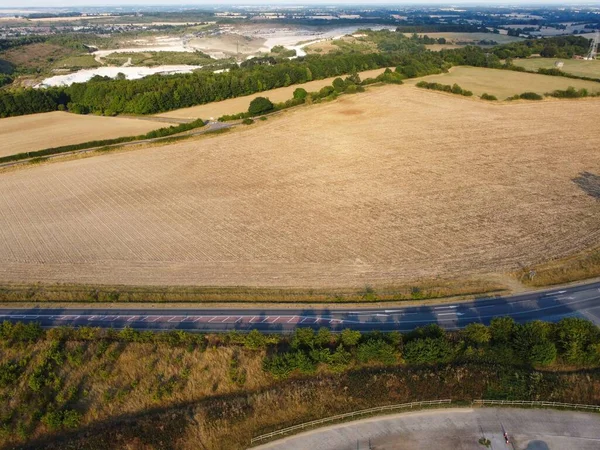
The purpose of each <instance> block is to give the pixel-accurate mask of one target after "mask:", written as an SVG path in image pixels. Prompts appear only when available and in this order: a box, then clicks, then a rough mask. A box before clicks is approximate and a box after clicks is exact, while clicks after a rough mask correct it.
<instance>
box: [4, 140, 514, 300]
mask: <svg viewBox="0 0 600 450" xmlns="http://www.w3.org/2000/svg"><path fill="white" fill-rule="evenodd" d="M220 131H222V130H217V132H220ZM504 289H505V288H504V286H502V285H501V284H500V283H497V282H492V281H488V280H474V279H455V280H431V281H415V282H414V283H412V284H409V285H397V286H384V287H377V288H374V287H372V286H365V287H364V288H359V289H285V288H282V289H275V288H271V289H270V288H244V287H184V286H181V287H150V286H147V287H143V286H140V287H132V286H114V287H111V286H79V285H65V284H47V285H44V284H36V285H24V286H19V285H10V284H9V285H0V299H2V301H4V302H57V303H61V302H67V303H69V302H79V303H81V302H83V303H115V302H118V303H140V302H141V303H171V302H172V303H183V302H211V303H216V302H219V303H225V302H229V303H237V302H241V303H248V302H255V303H259V302H268V303H311V302H315V303H362V302H369V303H373V302H382V301H387V302H393V301H410V300H427V299H440V298H445V297H453V296H471V295H486V294H492V293H498V292H502V291H503V290H504Z"/></svg>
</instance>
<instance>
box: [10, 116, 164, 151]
mask: <svg viewBox="0 0 600 450" xmlns="http://www.w3.org/2000/svg"><path fill="white" fill-rule="evenodd" d="M164 126H168V125H165V124H164V123H161V122H158V121H153V120H138V119H128V118H121V117H100V116H92V115H89V116H82V115H77V114H69V113H65V112H58V111H57V112H50V113H43V114H32V115H29V116H19V117H9V118H6V119H0V142H1V143H2V145H0V156H8V155H15V154H17V153H24V152H32V151H35V150H43V149H45V148H50V147H60V146H62V145H71V144H79V143H82V142H88V141H95V140H101V139H111V138H118V137H122V136H136V135H138V134H145V133H147V132H149V131H151V130H155V129H157V128H161V127H164Z"/></svg>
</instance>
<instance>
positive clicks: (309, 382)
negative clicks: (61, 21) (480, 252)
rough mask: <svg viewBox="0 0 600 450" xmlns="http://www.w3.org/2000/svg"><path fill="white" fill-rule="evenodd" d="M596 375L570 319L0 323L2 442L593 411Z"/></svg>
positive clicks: (597, 351) (204, 437)
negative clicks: (396, 409) (443, 409)
mask: <svg viewBox="0 0 600 450" xmlns="http://www.w3.org/2000/svg"><path fill="white" fill-rule="evenodd" d="M599 364H600V330H599V329H598V328H597V327H595V326H593V325H592V324H591V323H589V322H587V321H584V320H581V319H574V318H572V319H565V320H563V321H561V322H560V323H558V324H550V323H545V322H531V323H528V324H525V325H518V324H516V323H514V322H513V321H512V320H511V319H507V318H497V319H494V321H493V322H492V324H491V325H490V326H489V327H486V326H483V325H480V324H474V325H469V326H467V327H466V328H465V329H464V330H462V331H460V332H445V331H443V330H442V329H440V328H439V327H437V326H435V325H431V326H427V327H424V328H421V329H417V330H415V331H414V332H411V333H408V334H400V333H387V334H381V333H360V332H356V331H352V330H344V331H342V332H341V333H338V334H332V333H331V332H329V331H328V330H326V329H319V330H313V329H311V328H300V329H298V330H296V332H295V333H294V334H292V335H287V336H281V335H272V334H262V333H259V332H257V331H252V332H250V333H248V334H241V333H237V332H232V333H228V334H219V335H202V334H191V333H186V332H183V331H171V332H165V333H154V332H149V331H144V332H139V331H135V330H132V329H124V330H120V331H119V330H111V329H96V328H88V327H83V328H78V329H73V328H56V329H50V330H42V329H41V328H39V327H38V326H37V325H34V324H33V325H24V324H20V323H17V324H12V323H9V322H3V323H2V324H1V326H0V396H1V397H2V398H3V399H4V401H3V402H2V403H1V404H0V420H1V423H0V430H1V433H0V440H1V441H0V442H2V443H3V445H5V446H9V447H12V446H16V445H19V446H22V445H23V444H24V443H26V448H63V449H64V448H81V445H82V443H83V442H84V441H83V439H85V440H86V441H85V442H86V444H85V446H86V447H88V448H95V449H104V448H106V449H108V448H126V447H128V446H134V447H140V446H158V447H160V448H198V447H200V448H211V449H228V450H231V449H241V448H246V446H247V445H248V443H249V440H250V438H251V437H252V436H253V435H257V434H261V433H263V432H268V431H271V430H274V429H278V428H280V427H285V426H289V425H293V424H296V423H300V422H304V421H306V420H311V419H315V418H319V417H324V416H328V415H332V414H337V413H341V412H348V411H352V410H356V409H361V408H367V407H371V406H381V405H385V404H394V403H403V402H405V401H411V400H428V399H436V398H452V399H453V400H455V401H460V400H463V401H469V400H471V399H476V398H488V399H524V400H554V401H567V402H573V403H588V404H594V403H600V396H599V394H598V392H597V390H595V389H593V386H594V385H595V384H597V383H598V382H600V372H599V370H598V367H599ZM158 425H160V426H158ZM151 429H153V430H154V431H153V432H151V433H149V432H147V431H145V430H151ZM167 442H168V443H169V444H166V443H167ZM27 446H29V447H27Z"/></svg>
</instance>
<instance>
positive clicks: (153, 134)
mask: <svg viewBox="0 0 600 450" xmlns="http://www.w3.org/2000/svg"><path fill="white" fill-rule="evenodd" d="M204 125H205V123H204V121H203V120H202V119H197V120H194V121H193V122H190V123H182V124H180V125H175V126H171V127H164V128H159V129H158V130H154V131H150V132H149V133H146V134H142V135H140V136H124V137H120V138H115V139H104V140H101V141H88V142H82V143H81V144H72V145H63V146H61V147H53V148H47V149H44V150H37V151H34V152H27V153H17V154H16V155H10V156H3V157H1V158H0V164H2V163H6V162H12V161H20V160H23V159H30V158H42V157H44V156H50V155H57V154H60V153H67V152H73V151H77V150H85V149H89V148H96V147H106V146H109V145H115V144H123V143H126V142H133V141H140V140H144V139H156V138H161V137H167V136H172V135H174V134H178V133H183V132H185V131H190V130H193V129H195V128H201V127H203V126H204Z"/></svg>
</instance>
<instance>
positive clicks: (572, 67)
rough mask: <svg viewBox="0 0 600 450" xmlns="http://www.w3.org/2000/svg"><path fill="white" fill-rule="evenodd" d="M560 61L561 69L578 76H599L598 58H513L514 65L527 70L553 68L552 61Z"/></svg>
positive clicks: (599, 65)
mask: <svg viewBox="0 0 600 450" xmlns="http://www.w3.org/2000/svg"><path fill="white" fill-rule="evenodd" d="M556 61H562V62H563V64H564V65H563V67H562V69H561V70H562V71H563V72H566V73H570V74H573V75H577V76H580V77H590V78H600V60H595V61H584V60H582V59H560V60H557V59H555V58H528V59H515V60H514V61H513V64H514V65H515V66H520V67H524V68H525V69H527V70H538V69H554V68H555V66H554V63H556Z"/></svg>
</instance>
